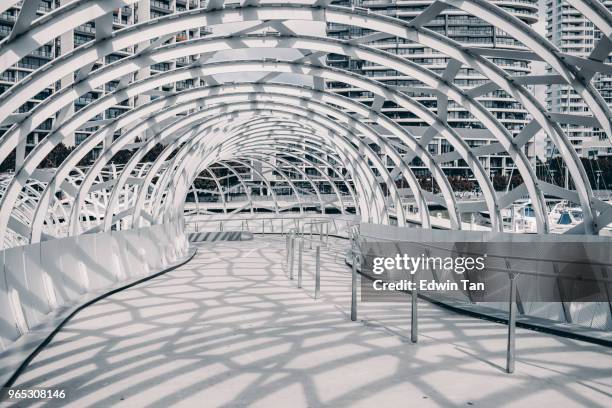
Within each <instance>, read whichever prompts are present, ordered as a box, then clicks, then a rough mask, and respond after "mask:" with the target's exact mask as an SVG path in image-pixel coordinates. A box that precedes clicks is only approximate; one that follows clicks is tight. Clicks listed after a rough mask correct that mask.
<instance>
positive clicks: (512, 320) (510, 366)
mask: <svg viewBox="0 0 612 408" xmlns="http://www.w3.org/2000/svg"><path fill="white" fill-rule="evenodd" d="M506 264H507V265H508V261H506ZM508 266H509V265H508ZM508 269H509V270H510V268H508ZM508 277H509V278H510V299H509V302H508V346H507V349H506V372H507V373H508V374H512V373H513V372H514V352H515V347H516V338H515V334H516V274H515V273H513V272H512V271H511V270H510V274H509V275H508Z"/></svg>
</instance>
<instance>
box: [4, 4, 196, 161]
mask: <svg viewBox="0 0 612 408" xmlns="http://www.w3.org/2000/svg"><path fill="white" fill-rule="evenodd" d="M67 3H69V0H41V1H40V5H39V6H38V12H37V13H38V15H39V16H41V15H44V14H46V13H48V12H51V11H52V10H54V9H56V8H58V7H61V6H63V5H64V4H67ZM205 3H206V0H141V1H138V2H136V3H134V4H133V5H132V6H126V7H122V8H119V9H117V10H115V11H114V12H113V16H112V21H111V20H110V15H109V18H108V20H104V19H102V20H100V24H104V32H107V31H109V30H113V31H114V30H119V29H122V28H125V27H127V26H130V25H132V24H135V23H138V22H142V21H147V20H149V19H151V18H157V17H161V16H165V15H168V14H172V13H175V12H180V11H185V10H190V9H193V8H197V7H200V6H203V5H205ZM20 10H21V2H20V3H17V4H16V5H15V6H14V7H11V8H9V9H7V10H6V11H5V12H4V13H2V14H0V39H2V38H5V37H7V36H8V35H10V33H11V30H12V27H13V25H14V24H15V21H16V19H17V16H18V14H19V12H20ZM207 33H208V30H207V29H206V28H205V27H202V28H195V29H194V28H192V29H188V30H185V31H184V32H182V33H179V34H177V35H176V36H174V37H172V38H170V39H168V40H167V43H172V42H177V41H186V40H188V39H192V38H197V37H199V36H201V35H205V34H207ZM95 38H96V22H95V21H90V22H87V23H86V24H83V25H81V26H79V27H77V28H75V29H74V30H71V31H69V32H67V33H64V34H62V35H61V36H60V37H58V38H55V39H51V40H50V41H49V43H47V44H45V45H44V46H42V47H40V48H39V49H37V50H35V51H34V52H32V53H31V54H30V55H28V56H27V57H25V58H23V59H22V60H21V61H20V62H19V63H17V64H16V65H15V66H13V67H12V68H11V69H8V70H6V71H5V72H3V73H2V75H1V76H0V94H1V93H3V92H5V91H6V90H7V89H8V88H10V87H11V86H12V85H14V84H15V83H16V82H19V81H20V80H22V79H24V78H25V77H27V76H28V75H29V74H30V73H31V72H33V71H34V70H36V69H38V68H40V67H41V66H43V65H45V64H46V63H48V62H49V61H51V60H53V59H54V58H56V57H59V56H61V55H64V54H66V53H68V52H70V51H72V50H73V49H74V48H76V47H78V46H80V45H82V44H85V43H87V42H89V41H92V40H94V39H95ZM147 45H148V44H141V45H138V46H136V47H129V48H126V49H124V50H121V51H118V52H113V53H112V54H110V55H107V56H106V57H105V58H103V59H100V60H99V61H98V62H97V63H96V64H95V65H94V66H93V67H91V70H95V69H98V68H99V67H101V66H103V65H106V64H110V63H112V62H115V61H117V60H119V59H122V58H125V57H126V56H129V55H133V54H134V52H135V51H137V48H138V47H139V46H141V47H146V46H147ZM196 58H197V56H192V57H190V58H189V59H187V58H182V59H178V60H176V61H172V62H164V63H160V64H155V65H152V66H150V67H149V68H146V69H143V70H141V72H139V73H137V74H136V75H135V77H136V78H137V79H141V78H144V77H146V76H149V75H154V74H156V73H159V72H163V71H167V70H170V69H173V68H175V67H177V66H184V65H186V64H189V63H192V62H193V61H195V59H196ZM78 78H79V73H75V74H74V75H70V76H68V77H65V78H62V80H61V81H58V82H57V83H56V84H53V85H52V86H49V87H48V88H47V89H45V90H44V91H43V92H41V93H39V94H38V95H36V96H35V97H34V98H32V99H31V100H30V101H28V102H27V103H25V104H24V105H23V106H21V107H20V108H19V112H27V111H29V110H31V109H32V108H33V107H34V106H36V105H37V104H38V103H40V102H41V101H42V100H44V99H45V98H48V97H49V96H50V95H52V94H53V93H54V92H56V91H57V90H59V89H61V88H63V87H66V86H68V85H69V84H71V83H72V82H73V81H75V80H77V79H78ZM194 81H195V80H187V81H182V82H178V83H176V84H172V85H169V86H165V87H164V88H163V89H161V90H162V91H173V90H182V89H185V88H190V87H193V86H194ZM118 85H119V82H118V81H113V82H109V83H107V84H106V86H105V87H100V88H98V89H95V90H92V91H91V92H88V93H86V94H84V95H82V96H81V97H80V98H78V99H77V100H76V101H75V103H74V104H73V106H70V107H69V108H68V109H66V110H63V111H62V112H60V113H59V114H57V115H56V118H49V119H48V120H47V121H45V122H44V123H43V124H42V125H40V126H39V127H38V128H37V129H36V130H35V131H34V132H32V133H31V134H30V135H28V145H27V147H26V149H27V150H30V149H31V148H32V147H34V146H35V145H36V144H37V143H38V141H39V140H40V139H42V138H44V137H45V136H46V135H47V134H48V133H49V132H50V131H51V130H52V128H53V125H54V121H56V122H58V123H59V121H60V120H61V118H59V116H62V117H66V116H67V115H70V114H72V113H74V112H78V111H79V110H81V109H83V108H84V107H85V106H87V105H88V104H89V103H91V102H93V101H95V100H97V99H99V98H100V97H102V96H104V95H105V94H107V93H108V92H112V91H113V90H114V89H116V87H117V86H118ZM156 97H157V96H156V95H155V94H154V93H152V95H144V96H143V95H141V96H139V97H138V98H139V99H138V98H136V99H135V98H131V99H129V100H125V101H123V102H121V103H120V104H118V105H116V106H113V107H111V108H109V109H107V110H106V112H105V113H104V115H99V116H98V117H96V118H94V120H97V121H103V120H112V119H113V118H115V117H117V116H119V115H121V114H123V113H124V112H125V111H127V110H129V109H131V108H132V107H133V106H134V105H138V104H142V103H144V102H146V101H147V100H150V99H154V98H156ZM58 119H60V120H58ZM102 123H103V122H102ZM10 125H11V122H9V123H6V122H5V123H3V124H1V125H0V134H2V133H3V132H4V131H5V130H6V129H7V128H8V127H9V126H10ZM97 129H98V127H91V128H83V129H79V130H78V131H77V132H75V134H74V135H73V137H72V138H69V139H68V140H66V141H65V143H66V144H67V145H69V146H70V145H74V144H78V143H80V142H82V141H83V140H84V139H85V138H87V137H88V136H89V135H90V134H92V133H93V132H94V131H96V130H97ZM26 153H27V151H22V152H17V161H18V162H19V161H20V159H22V158H23V157H22V156H23V155H24V154H26ZM20 156H21V158H20Z"/></svg>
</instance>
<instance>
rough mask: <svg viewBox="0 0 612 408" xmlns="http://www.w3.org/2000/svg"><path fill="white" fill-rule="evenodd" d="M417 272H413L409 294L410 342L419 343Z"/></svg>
mask: <svg viewBox="0 0 612 408" xmlns="http://www.w3.org/2000/svg"><path fill="white" fill-rule="evenodd" d="M417 275H418V271H416V270H415V271H414V273H413V274H412V275H411V277H412V279H411V280H412V282H413V283H412V285H413V286H412V291H411V292H410V341H411V342H412V343H416V342H418V341H419V290H418V276H417Z"/></svg>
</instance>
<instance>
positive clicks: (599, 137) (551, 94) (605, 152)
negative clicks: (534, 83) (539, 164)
mask: <svg viewBox="0 0 612 408" xmlns="http://www.w3.org/2000/svg"><path fill="white" fill-rule="evenodd" d="M600 1H601V2H602V3H604V4H605V5H606V6H607V7H608V8H609V9H612V1H610V0H600ZM543 6H544V10H543V11H544V12H545V15H546V35H547V37H548V39H549V40H550V41H551V42H552V43H553V44H555V45H556V46H557V47H558V48H559V49H560V50H561V51H562V52H564V53H566V54H569V55H574V56H577V57H585V58H586V57H588V56H589V55H590V54H591V52H592V51H593V49H594V47H595V45H596V44H597V43H598V41H599V40H600V39H601V36H602V33H601V31H599V30H598V29H597V28H596V27H594V26H593V23H592V22H591V21H589V20H588V19H587V18H586V17H584V16H583V15H582V14H581V13H580V12H579V11H577V10H576V9H575V8H573V7H572V6H570V5H569V4H568V3H567V2H566V1H565V0H544V4H543ZM606 62H607V63H610V62H612V58H610V57H607V59H606ZM592 81H593V85H594V87H595V88H596V89H597V90H598V91H599V92H600V93H601V95H602V96H603V98H604V99H605V100H606V102H607V103H608V105H610V106H612V76H610V75H603V74H601V73H598V74H596V75H595V76H594V77H593V80H592ZM546 102H547V104H548V107H549V109H550V110H551V111H552V112H556V113H567V114H572V115H588V114H589V108H588V107H587V105H586V104H585V103H584V101H583V100H582V98H581V97H580V95H578V94H577V93H576V91H574V90H573V89H572V88H571V87H570V86H569V85H562V84H554V85H548V87H547V94H546ZM561 126H562V128H563V130H564V131H565V132H566V134H567V135H568V136H569V137H570V140H571V142H572V144H573V145H574V147H575V149H576V152H577V153H578V154H579V155H580V156H583V157H591V158H592V157H600V156H611V155H612V147H610V143H609V141H608V140H607V138H606V136H605V135H604V134H603V133H602V132H601V131H599V130H598V129H593V128H591V127H588V126H580V125H573V124H563V125H561ZM557 154H558V152H557V150H556V148H555V146H554V145H553V144H552V142H551V140H550V139H548V138H547V141H546V156H547V157H553V156H556V155H557Z"/></svg>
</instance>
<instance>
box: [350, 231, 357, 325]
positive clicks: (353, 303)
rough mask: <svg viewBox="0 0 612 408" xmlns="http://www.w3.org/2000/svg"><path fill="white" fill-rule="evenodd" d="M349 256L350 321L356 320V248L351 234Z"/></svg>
mask: <svg viewBox="0 0 612 408" xmlns="http://www.w3.org/2000/svg"><path fill="white" fill-rule="evenodd" d="M351 254H352V258H353V259H352V267H353V268H352V273H351V320H352V321H356V320H357V248H356V244H355V237H354V235H353V234H351Z"/></svg>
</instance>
